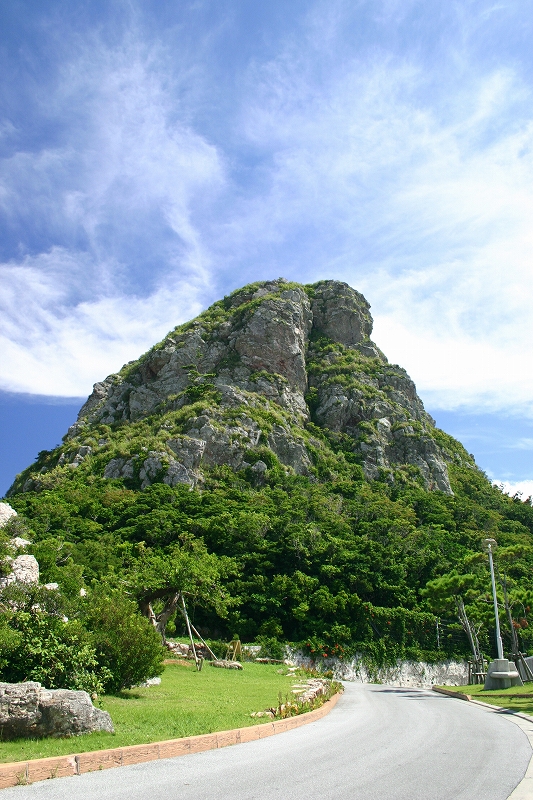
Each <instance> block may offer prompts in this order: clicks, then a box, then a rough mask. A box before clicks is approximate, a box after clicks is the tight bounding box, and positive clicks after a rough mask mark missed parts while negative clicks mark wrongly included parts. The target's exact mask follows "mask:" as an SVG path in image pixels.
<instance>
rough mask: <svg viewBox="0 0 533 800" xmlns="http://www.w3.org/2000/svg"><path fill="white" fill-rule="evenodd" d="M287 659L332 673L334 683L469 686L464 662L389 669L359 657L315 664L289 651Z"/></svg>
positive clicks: (413, 663)
mask: <svg viewBox="0 0 533 800" xmlns="http://www.w3.org/2000/svg"><path fill="white" fill-rule="evenodd" d="M288 660H289V661H290V662H291V663H293V664H298V665H302V666H306V667H313V668H315V667H318V668H319V669H326V670H332V671H333V675H334V677H335V678H336V679H337V680H342V681H355V682H356V683H386V684H388V685H389V686H418V687H422V688H427V687H431V686H433V685H438V686H464V685H466V684H467V683H468V664H466V663H465V662H464V661H441V662H440V663H437V664H427V663H425V662H423V661H398V662H397V663H396V664H395V665H394V666H392V667H382V668H381V669H372V668H369V667H368V666H367V665H366V664H365V662H364V661H363V659H362V657H361V656H358V655H357V656H355V657H354V658H352V659H351V660H350V661H339V659H338V658H324V659H320V661H319V662H318V663H317V662H316V661H314V660H313V659H312V658H310V657H309V656H306V655H304V654H303V653H302V652H301V651H291V653H290V655H289V658H288Z"/></svg>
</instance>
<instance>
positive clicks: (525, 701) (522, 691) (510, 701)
mask: <svg viewBox="0 0 533 800" xmlns="http://www.w3.org/2000/svg"><path fill="white" fill-rule="evenodd" d="M442 688H443V689H452V690H453V691H454V692H459V693H460V694H469V695H471V696H472V697H473V699H474V700H482V701H483V702H485V703H492V705H494V706H503V707H505V708H509V709H511V710H512V711H523V712H524V713H525V714H531V715H533V683H526V684H524V686H511V687H509V689H493V690H491V691H487V692H485V691H484V689H483V685H482V684H481V685H480V684H478V685H477V686H443V687H442ZM517 695H518V696H517ZM528 695H529V696H528Z"/></svg>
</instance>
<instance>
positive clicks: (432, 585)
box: [420, 570, 483, 672]
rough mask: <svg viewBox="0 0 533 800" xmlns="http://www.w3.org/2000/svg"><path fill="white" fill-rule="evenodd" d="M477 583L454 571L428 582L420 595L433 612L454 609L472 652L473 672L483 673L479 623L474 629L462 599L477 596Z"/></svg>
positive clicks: (476, 578)
mask: <svg viewBox="0 0 533 800" xmlns="http://www.w3.org/2000/svg"><path fill="white" fill-rule="evenodd" d="M478 581H479V579H478V576H477V575H474V574H472V573H467V574H466V575H460V574H459V573H458V572H456V571H455V570H454V571H453V572H450V573H448V574H447V575H442V576H441V577H440V578H436V579H435V580H432V581H429V582H428V583H427V585H426V588H425V589H422V591H421V592H420V594H421V595H422V596H423V597H427V598H428V600H429V602H430V605H431V607H432V608H433V610H435V611H445V610H449V609H450V608H452V607H454V610H455V613H456V614H457V617H458V619H459V622H460V623H461V626H462V628H463V630H464V632H465V634H466V636H467V639H468V643H469V645H470V649H471V651H472V659H473V663H474V670H475V672H483V655H482V653H481V649H480V646H479V639H478V634H479V629H480V627H481V623H479V624H478V625H477V627H476V625H474V624H473V622H472V621H471V620H470V619H469V617H468V615H467V612H466V609H465V603H464V599H463V598H464V597H467V598H472V596H473V594H474V595H477V594H479V592H476V591H475V589H476V588H477V584H478Z"/></svg>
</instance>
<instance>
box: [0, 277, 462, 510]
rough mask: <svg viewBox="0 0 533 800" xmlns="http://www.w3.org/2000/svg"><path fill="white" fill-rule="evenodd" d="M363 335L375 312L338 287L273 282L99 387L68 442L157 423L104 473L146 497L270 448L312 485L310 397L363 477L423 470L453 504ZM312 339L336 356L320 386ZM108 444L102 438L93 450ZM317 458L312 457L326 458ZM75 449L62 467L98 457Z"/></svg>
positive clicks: (390, 376)
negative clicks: (149, 438)
mask: <svg viewBox="0 0 533 800" xmlns="http://www.w3.org/2000/svg"><path fill="white" fill-rule="evenodd" d="M310 298H311V299H310ZM213 312H216V313H213ZM371 333H372V317H371V314H370V306H369V304H368V302H367V301H366V300H365V298H364V297H363V295H361V294H360V293H359V292H357V291H355V290H354V289H352V288H351V287H350V286H348V284H346V283H342V282H340V281H332V280H328V281H320V282H319V283H317V284H314V285H313V286H310V287H303V286H294V285H290V284H288V283H287V281H284V280H283V279H282V278H279V279H277V280H273V281H264V282H261V283H257V284H253V285H250V286H247V287H244V288H243V289H242V290H240V291H237V292H235V293H234V294H232V295H231V296H230V297H229V298H225V299H224V301H223V302H222V303H220V304H218V305H217V306H215V307H213V308H212V309H210V310H208V311H207V312H205V314H204V315H200V317H198V318H197V319H196V320H193V321H192V323H189V324H188V325H186V326H184V327H182V328H178V329H176V330H175V331H174V332H172V334H171V335H170V336H167V337H166V339H165V340H164V341H163V342H162V343H160V344H159V345H157V346H155V347H154V348H153V349H152V350H150V351H149V352H148V353H146V354H145V355H144V356H143V357H142V358H141V359H139V361H138V362H130V364H128V365H126V366H125V367H124V368H123V369H122V370H121V372H120V374H118V375H117V374H114V375H110V376H109V377H108V378H106V379H105V380H104V381H101V382H99V383H96V384H95V385H94V389H93V392H92V394H91V396H90V397H89V398H88V400H87V402H86V403H85V405H84V406H83V408H82V409H81V411H80V414H79V417H78V421H77V422H76V424H75V425H74V426H73V427H72V428H71V429H70V431H69V434H68V436H69V438H70V439H72V438H73V437H75V436H80V434H83V433H84V432H85V435H86V434H87V432H88V431H90V432H91V433H93V435H94V431H93V430H92V428H93V426H95V425H97V424H101V423H103V424H114V423H118V422H120V423H124V422H128V421H129V422H134V421H136V420H141V419H143V418H145V417H147V416H151V417H152V419H154V420H157V416H158V414H161V415H165V419H164V421H162V423H161V428H160V430H159V433H158V434H157V435H156V433H155V432H154V439H153V442H151V443H148V442H147V444H148V446H152V447H153V448H154V449H153V450H152V451H150V452H148V453H147V454H145V453H143V452H141V453H133V452H132V454H131V455H129V456H128V455H121V456H120V457H115V458H112V459H110V460H109V461H108V463H107V464H106V466H105V468H104V477H106V478H110V479H112V478H114V479H120V478H125V479H134V478H138V479H139V481H140V485H141V487H142V488H143V489H145V488H147V487H148V486H150V485H151V484H152V483H154V482H157V481H163V482H164V483H166V484H168V485H170V486H177V485H178V484H185V485H188V486H191V487H193V486H196V485H198V484H199V483H201V482H202V481H203V480H204V475H203V473H204V471H205V470H209V469H210V468H213V467H217V466H221V465H227V466H229V467H231V468H232V469H234V470H240V469H243V468H244V467H246V465H248V464H249V463H253V462H254V461H255V459H254V458H248V454H249V452H250V451H253V450H254V449H256V448H259V447H262V446H265V445H267V446H268V447H269V448H270V449H271V450H272V452H273V453H274V454H275V455H276V456H277V458H278V459H279V461H280V462H281V463H282V464H283V465H285V466H286V467H287V468H289V469H291V470H294V472H296V473H297V474H300V475H308V476H310V477H311V478H312V477H313V464H312V461H311V457H310V453H309V452H308V450H307V447H306V441H309V440H308V436H306V435H304V434H305V431H304V430H303V428H304V427H305V425H306V424H307V423H308V421H309V419H310V408H308V406H307V403H306V397H307V396H308V395H307V392H308V390H309V389H311V390H313V392H314V394H313V395H312V397H313V400H312V412H313V416H312V422H313V423H315V424H317V425H318V426H321V427H324V428H327V429H330V430H331V431H333V432H335V433H340V434H345V435H346V436H348V437H351V439H352V440H353V451H354V453H355V454H357V455H358V456H359V458H360V461H361V464H362V467H363V470H364V472H365V475H366V476H367V478H369V479H374V478H377V477H378V476H380V474H382V473H383V472H385V473H386V474H387V476H388V477H389V478H390V479H391V480H395V476H397V475H398V476H399V475H400V474H399V473H398V470H402V469H403V476H400V477H401V478H402V479H404V478H405V476H406V475H408V476H410V477H409V479H410V480H411V479H412V476H413V475H416V474H417V472H416V471H418V474H419V475H420V479H421V480H422V481H423V483H424V485H425V486H426V487H427V488H428V489H438V490H440V491H444V492H447V493H451V488H450V482H449V478H448V466H447V460H451V459H457V458H459V457H458V456H457V455H455V454H454V455H448V454H446V453H445V452H443V450H442V449H441V447H440V446H439V445H438V444H437V441H436V437H435V436H434V429H435V423H434V421H433V420H432V419H431V417H430V416H429V415H428V414H427V413H426V411H425V410H424V406H423V404H422V401H421V400H420V398H419V397H418V395H417V392H416V387H415V385H414V383H413V381H412V380H411V379H410V378H409V376H408V375H407V373H406V372H405V370H402V369H401V368H400V367H398V366H396V365H391V364H389V363H388V361H387V359H386V357H385V356H384V355H383V353H382V352H381V351H380V350H379V348H378V347H377V346H376V345H375V344H374V342H372V340H371V339H370V336H371ZM317 340H318V341H320V340H325V342H326V344H327V342H328V340H329V341H330V342H331V343H332V345H333V346H331V347H329V348H326V349H324V348H322V350H321V351H320V354H319V358H320V360H321V362H320V363H321V364H323V365H324V370H323V373H322V374H321V373H320V370H318V369H315V368H312V367H311V362H312V359H313V357H314V356H313V353H314V352H316V346H315V344H314V343H315V342H316V341H317ZM314 347H315V351H314V350H313V348H314ZM343 359H344V361H343ZM336 363H339V364H340V367H339V372H338V373H336V371H335V368H336ZM350 364H352V365H353V368H352V367H351V366H350ZM347 365H348V366H347ZM350 370H352V371H351V373H350ZM202 384H208V386H209V391H208V392H206V403H205V408H202V410H201V411H200V412H199V411H198V404H197V403H196V405H195V408H194V412H193V413H191V416H190V417H189V418H187V414H186V412H187V407H188V406H189V407H190V406H191V403H192V399H191V398H192V396H193V395H192V393H191V392H190V391H189V392H188V391H187V390H190V389H191V388H196V387H198V386H201V385H202ZM214 392H216V399H215V397H214V394H213V393H214ZM194 397H202V395H200V394H198V393H195V394H194ZM258 410H259V411H260V414H258V413H257V411H258ZM172 411H176V412H179V414H177V416H176V418H177V419H178V420H179V422H177V424H174V422H173V419H172V416H171V415H170V414H167V412H172ZM184 412H185V413H184ZM193 414H194V415H193ZM161 432H163V433H164V437H161V435H160V434H161ZM100 436H101V434H100V432H98V434H97V437H100ZM81 438H82V440H83V437H81ZM112 440H113V434H110V435H109V437H108V436H107V435H106V436H105V437H104V438H100V439H98V441H99V444H98V447H99V448H100V447H107V446H108V441H112ZM92 441H93V442H94V441H95V440H92ZM313 447H314V450H315V451H316V452H317V453H319V451H320V449H321V448H322V447H325V448H327V445H321V444H320V443H317V444H316V445H313ZM71 448H72V449H70V450H69V449H68V445H67V447H66V449H64V450H63V452H62V454H61V456H60V459H59V464H60V465H67V464H68V465H70V466H71V467H78V466H80V465H81V464H82V463H83V461H84V459H86V458H87V457H88V456H91V455H94V454H93V453H92V450H91V445H87V444H77V446H76V447H75V446H74V444H72V445H71ZM97 455H98V453H97ZM406 467H410V468H412V467H415V468H416V470H413V469H410V470H407V469H405V468H406ZM46 468H47V467H45V469H46ZM41 482H42V483H41ZM15 485H16V487H17V490H20V488H22V489H23V491H39V490H40V488H41V485H45V479H44V478H41V476H39V475H37V474H35V475H27V474H25V475H24V478H21V479H20V483H18V484H15ZM10 491H11V490H10ZM1 518H2V517H1V508H0V520H1Z"/></svg>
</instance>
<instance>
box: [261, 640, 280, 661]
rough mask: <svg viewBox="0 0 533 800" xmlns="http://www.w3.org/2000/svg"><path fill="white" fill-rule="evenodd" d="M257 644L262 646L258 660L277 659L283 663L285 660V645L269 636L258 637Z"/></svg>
mask: <svg viewBox="0 0 533 800" xmlns="http://www.w3.org/2000/svg"><path fill="white" fill-rule="evenodd" d="M257 644H260V645H261V650H260V651H259V653H258V654H257V655H258V658H275V659H278V660H279V661H282V660H283V659H284V658H285V645H284V644H283V642H280V641H279V640H278V639H274V638H273V637H268V636H258V637H257Z"/></svg>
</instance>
